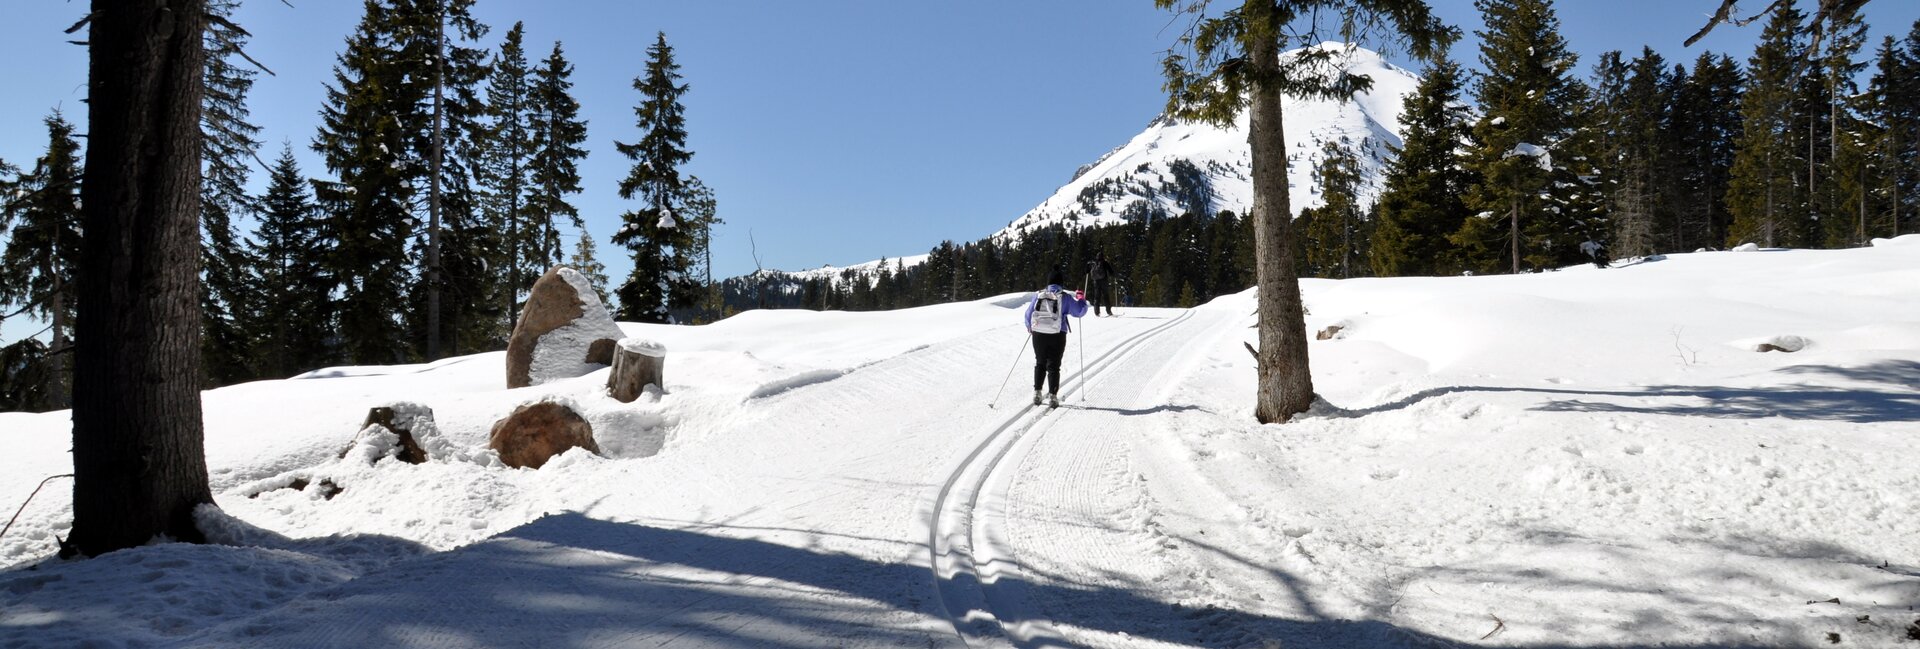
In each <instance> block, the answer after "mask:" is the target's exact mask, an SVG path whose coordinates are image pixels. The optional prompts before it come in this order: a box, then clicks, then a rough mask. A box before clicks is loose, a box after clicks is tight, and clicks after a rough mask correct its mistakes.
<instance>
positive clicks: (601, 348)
mask: <svg viewBox="0 0 1920 649" xmlns="http://www.w3.org/2000/svg"><path fill="white" fill-rule="evenodd" d="M617 344H618V343H615V342H614V341H613V339H611V338H601V339H599V340H595V341H593V344H591V345H588V346H587V359H586V360H587V362H589V363H599V364H601V365H612V364H613V348H614V346H615V345H617Z"/></svg>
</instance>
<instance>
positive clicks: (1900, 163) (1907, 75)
mask: <svg viewBox="0 0 1920 649" xmlns="http://www.w3.org/2000/svg"><path fill="white" fill-rule="evenodd" d="M1915 36H1916V38H1915V39H1913V40H1910V41H1908V44H1907V46H1905V47H1903V46H1902V44H1901V43H1900V42H1899V41H1898V40H1896V39H1894V38H1893V37H1891V36H1889V37H1887V38H1886V39H1885V40H1884V41H1882V42H1881V44H1880V47H1879V49H1878V51H1877V52H1876V53H1875V62H1874V74H1873V78H1872V80H1871V81H1870V82H1869V84H1868V91H1867V96H1868V97H1869V99H1870V102H1871V108H1870V109H1869V111H1868V121H1869V122H1871V123H1873V124H1874V125H1875V126H1876V127H1875V128H1873V130H1872V139H1871V142H1870V143H1869V145H1868V147H1867V148H1868V150H1869V152H1868V156H1869V160H1870V163H1869V164H1870V166H1871V168H1872V170H1873V172H1872V175H1871V176H1870V179H1871V180H1872V187H1871V190H1870V194H1869V195H1870V196H1871V199H1870V201H1869V210H1870V217H1869V221H1870V222H1869V224H1868V228H1867V229H1868V231H1869V232H1868V233H1869V235H1871V236H1889V237H1891V236H1898V235H1900V234H1902V233H1905V232H1911V231H1913V230H1915V229H1916V228H1914V227H1913V223H1914V219H1915V215H1916V214H1920V146H1916V145H1920V88H1916V87H1915V84H1913V83H1911V80H1912V79H1914V78H1915V75H1920V64H1917V63H1916V57H1915V52H1916V51H1917V50H1920V23H1916V24H1915Z"/></svg>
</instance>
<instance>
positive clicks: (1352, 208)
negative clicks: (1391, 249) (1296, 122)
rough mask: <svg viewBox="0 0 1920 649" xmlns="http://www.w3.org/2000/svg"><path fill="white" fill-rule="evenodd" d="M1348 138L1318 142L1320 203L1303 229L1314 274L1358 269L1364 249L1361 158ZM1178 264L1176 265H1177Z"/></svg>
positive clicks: (1336, 275)
mask: <svg viewBox="0 0 1920 649" xmlns="http://www.w3.org/2000/svg"><path fill="white" fill-rule="evenodd" d="M1354 148H1355V144H1354V143H1353V142H1352V141H1350V140H1348V139H1347V138H1344V137H1342V138H1340V139H1339V140H1328V141H1327V142H1326V143H1325V144H1323V145H1322V146H1321V149H1320V163H1319V164H1318V165H1315V166H1314V169H1313V182H1314V184H1315V185H1317V186H1319V187H1320V200H1321V206H1320V208H1319V209H1317V210H1315V211H1314V216H1313V219H1312V222H1311V225H1308V226H1307V227H1306V228H1305V229H1306V236H1307V239H1308V241H1309V245H1308V246H1307V250H1306V253H1307V254H1306V261H1307V266H1308V267H1309V268H1311V269H1312V272H1313V275H1314V276H1316V277H1328V278H1338V279H1346V278H1349V277H1355V276H1360V275H1365V274H1366V273H1364V272H1361V268H1362V264H1363V263H1365V262H1364V260H1365V259H1366V250H1367V235H1368V234H1369V232H1368V230H1367V228H1366V223H1365V221H1364V219H1363V218H1362V216H1363V215H1362V213H1361V209H1360V195H1359V190H1360V182H1361V180H1363V179H1362V178H1361V177H1360V159H1359V157H1358V156H1357V155H1356V154H1355V153H1354ZM1176 267H1177V266H1176Z"/></svg>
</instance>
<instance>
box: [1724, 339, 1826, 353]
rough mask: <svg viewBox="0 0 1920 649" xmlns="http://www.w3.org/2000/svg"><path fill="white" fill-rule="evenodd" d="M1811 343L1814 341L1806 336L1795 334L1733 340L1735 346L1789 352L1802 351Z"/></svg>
mask: <svg viewBox="0 0 1920 649" xmlns="http://www.w3.org/2000/svg"><path fill="white" fill-rule="evenodd" d="M1810 344H1812V341H1809V340H1807V339H1806V338H1802V337H1800V336H1795V335H1793V334H1781V335H1778V336H1762V337H1759V338H1745V339H1741V340H1736V341H1733V343H1732V345H1733V346H1734V347H1739V348H1741V349H1745V350H1748V351H1756V352H1787V353H1789V354H1791V353H1793V352H1797V351H1800V350H1802V349H1806V348H1807V345H1810Z"/></svg>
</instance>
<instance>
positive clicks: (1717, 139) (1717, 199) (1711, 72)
mask: <svg viewBox="0 0 1920 649" xmlns="http://www.w3.org/2000/svg"><path fill="white" fill-rule="evenodd" d="M1684 79H1685V80H1684V82H1682V83H1680V85H1679V89H1678V90H1677V92H1676V95H1675V97H1674V106H1673V136H1672V140H1673V144H1674V146H1675V147H1676V154H1675V155H1676V160H1677V161H1678V163H1679V168H1678V169H1677V170H1676V173H1675V180H1676V182H1677V183H1678V185H1679V190H1678V193H1679V196H1678V198H1677V199H1676V201H1675V202H1676V203H1677V205H1675V209H1676V210H1677V212H1678V214H1679V216H1678V218H1679V220H1680V222H1681V228H1682V232H1681V233H1680V234H1679V235H1678V236H1677V237H1676V244H1677V245H1676V246H1675V249H1676V250H1681V251H1686V250H1692V249H1694V248H1697V247H1719V246H1722V245H1725V244H1726V241H1727V227H1728V225H1729V224H1731V223H1732V222H1733V216H1732V215H1731V214H1730V213H1729V212H1728V210H1727V202H1726V195H1727V182H1728V178H1729V176H1730V175H1731V174H1732V170H1733V154H1734V149H1735V141H1736V140H1737V139H1738V138H1739V135H1740V86H1741V84H1742V83H1744V79H1743V77H1742V74H1741V72H1740V67H1739V65H1738V64H1736V63H1734V61H1733V59H1732V57H1728V56H1726V55H1715V54H1713V53H1712V52H1702V53H1701V54H1700V56H1699V58H1697V59H1695V60H1694V62H1693V69H1692V70H1691V71H1690V72H1689V73H1688V74H1686V75H1685V77H1684Z"/></svg>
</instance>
